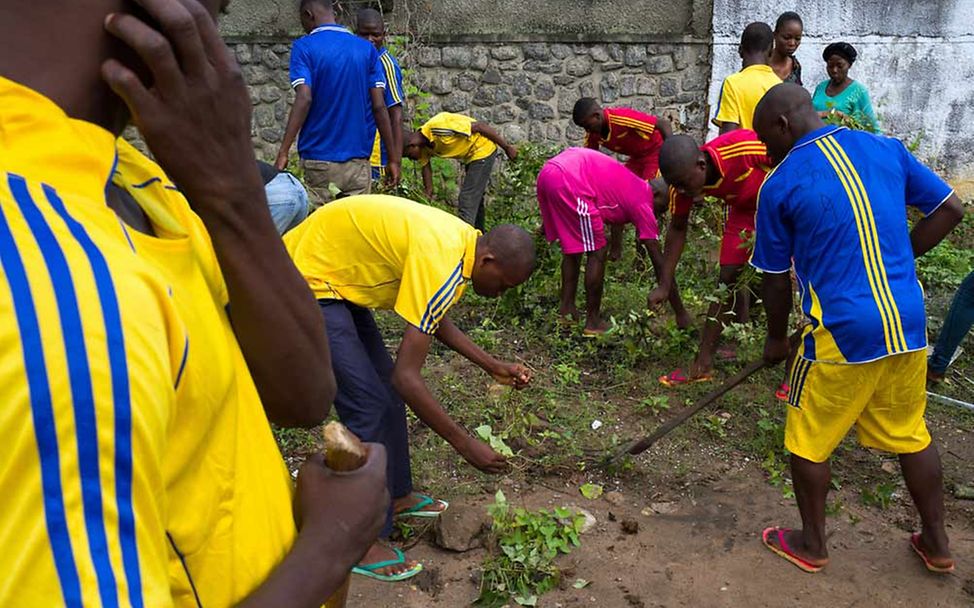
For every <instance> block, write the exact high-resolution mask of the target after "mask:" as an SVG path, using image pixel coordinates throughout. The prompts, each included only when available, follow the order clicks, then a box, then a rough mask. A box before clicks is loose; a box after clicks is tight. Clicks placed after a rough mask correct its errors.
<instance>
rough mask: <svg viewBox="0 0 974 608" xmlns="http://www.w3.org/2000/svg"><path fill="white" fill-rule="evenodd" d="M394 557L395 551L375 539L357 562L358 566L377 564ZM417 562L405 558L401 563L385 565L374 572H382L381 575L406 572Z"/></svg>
mask: <svg viewBox="0 0 974 608" xmlns="http://www.w3.org/2000/svg"><path fill="white" fill-rule="evenodd" d="M394 559H396V553H395V552H394V551H393V550H392V548H391V547H389V546H387V545H384V544H382V543H381V542H378V541H376V543H375V544H374V545H372V546H371V547H369V550H368V552H367V553H366V554H365V557H363V558H362V561H360V562H359V564H358V565H359V567H363V566H368V565H369V564H377V563H379V562H385V561H390V560H394ZM418 563H419V562H417V561H415V560H412V559H407V560H406V561H405V562H403V563H401V564H393V565H392V566H386V567H385V568H379V569H377V570H375V571H374V572H375V573H376V574H382V575H383V576H395V575H397V574H402V573H403V572H408V571H410V570H412V569H413V568H415V567H416V564H418Z"/></svg>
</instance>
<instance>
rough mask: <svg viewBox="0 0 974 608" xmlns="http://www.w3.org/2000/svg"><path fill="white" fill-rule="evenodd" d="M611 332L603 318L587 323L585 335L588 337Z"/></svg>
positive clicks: (590, 320)
mask: <svg viewBox="0 0 974 608" xmlns="http://www.w3.org/2000/svg"><path fill="white" fill-rule="evenodd" d="M607 331H609V324H608V323H606V322H605V321H603V320H602V319H601V318H596V319H589V320H588V321H586V323H585V330H584V333H586V334H588V335H597V334H604V333H605V332H607Z"/></svg>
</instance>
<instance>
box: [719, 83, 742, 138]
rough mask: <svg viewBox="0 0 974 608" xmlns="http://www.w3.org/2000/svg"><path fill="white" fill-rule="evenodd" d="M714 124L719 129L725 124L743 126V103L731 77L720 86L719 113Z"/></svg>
mask: <svg viewBox="0 0 974 608" xmlns="http://www.w3.org/2000/svg"><path fill="white" fill-rule="evenodd" d="M713 122H714V124H715V125H717V126H718V127H719V126H720V125H721V124H722V123H725V122H732V123H735V124H738V125H739V124H741V101H740V99H739V97H738V94H737V88H736V85H735V84H734V81H733V80H732V79H731V78H730V77H728V78H725V79H724V83H723V84H722V85H721V86H720V99H718V101H717V112H716V113H715V115H714V120H713Z"/></svg>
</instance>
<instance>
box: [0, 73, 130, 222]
mask: <svg viewBox="0 0 974 608" xmlns="http://www.w3.org/2000/svg"><path fill="white" fill-rule="evenodd" d="M0 134H2V135H0V141H2V142H3V143H2V145H0V165H2V166H3V168H4V171H5V172H8V173H16V174H18V175H21V176H23V177H26V178H28V179H36V180H38V181H42V182H44V183H45V184H50V185H51V186H54V187H55V188H58V187H63V186H64V185H65V184H70V185H71V188H72V189H73V190H75V191H77V192H85V193H90V194H93V195H94V194H97V195H99V196H101V203H102V204H103V205H104V192H105V188H106V187H107V186H108V181H109V179H110V178H111V175H112V172H113V168H114V165H115V162H116V151H115V136H114V135H113V134H112V133H110V132H109V131H107V130H105V129H103V128H102V127H100V126H98V125H96V124H94V123H90V122H86V121H83V120H78V119H75V118H71V117H70V116H68V115H67V114H65V113H64V110H62V109H61V108H60V107H59V106H58V105H57V104H55V103H54V102H53V101H52V100H50V99H48V98H47V97H45V96H43V95H41V94H40V93H38V92H37V91H34V90H33V89H30V88H28V87H25V86H23V85H21V84H18V83H16V82H14V81H12V80H8V79H6V78H3V77H0Z"/></svg>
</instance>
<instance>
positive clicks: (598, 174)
mask: <svg viewBox="0 0 974 608" xmlns="http://www.w3.org/2000/svg"><path fill="white" fill-rule="evenodd" d="M548 162H549V163H551V164H554V165H557V166H558V167H560V168H561V169H562V171H564V173H565V174H566V175H569V176H572V182H573V183H572V186H573V189H574V191H575V193H576V194H575V195H576V196H578V197H581V198H583V199H585V200H586V201H589V202H592V203H594V204H595V206H596V207H597V208H598V210H599V215H601V216H602V220H603V221H604V222H606V223H609V224H626V223H629V224H633V225H634V226H635V227H636V235H637V237H638V238H639V239H657V238H659V227H658V226H657V223H656V216H655V215H654V214H653V190H652V188H650V186H649V183H648V182H645V181H643V180H642V179H640V178H638V177H636V176H635V175H634V174H633V173H632V171H630V170H629V169H627V168H626V167H625V165H623V164H622V163H620V162H619V161H617V160H615V159H614V158H612V157H611V156H608V155H607V154H603V153H601V152H597V151H595V150H590V149H588V148H568V149H567V150H565V151H563V152H561V153H560V154H558V155H557V156H555V157H554V158H552V159H551V160H549V161H548Z"/></svg>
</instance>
